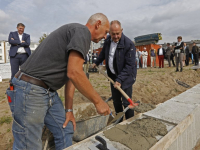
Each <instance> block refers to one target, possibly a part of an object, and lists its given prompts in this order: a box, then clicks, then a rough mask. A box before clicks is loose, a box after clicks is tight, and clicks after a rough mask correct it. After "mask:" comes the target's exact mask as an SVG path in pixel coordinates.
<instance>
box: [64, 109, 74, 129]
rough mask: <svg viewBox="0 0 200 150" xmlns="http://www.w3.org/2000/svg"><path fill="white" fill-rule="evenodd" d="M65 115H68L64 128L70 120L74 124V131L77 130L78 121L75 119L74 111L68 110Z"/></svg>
mask: <svg viewBox="0 0 200 150" xmlns="http://www.w3.org/2000/svg"><path fill="white" fill-rule="evenodd" d="M65 115H66V120H65V123H64V124H63V128H65V127H66V126H67V124H68V122H69V121H71V122H72V124H73V126H74V131H75V129H76V121H75V118H74V114H73V112H67V113H66V114H65Z"/></svg>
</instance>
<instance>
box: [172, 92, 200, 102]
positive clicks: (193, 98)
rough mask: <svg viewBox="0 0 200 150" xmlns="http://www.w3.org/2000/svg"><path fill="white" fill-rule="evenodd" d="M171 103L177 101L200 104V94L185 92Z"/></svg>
mask: <svg viewBox="0 0 200 150" xmlns="http://www.w3.org/2000/svg"><path fill="white" fill-rule="evenodd" d="M169 101H175V102H180V103H185V104H200V94H196V93H189V92H184V93H182V94H180V95H178V96H176V97H173V98H172V99H170V100H169Z"/></svg>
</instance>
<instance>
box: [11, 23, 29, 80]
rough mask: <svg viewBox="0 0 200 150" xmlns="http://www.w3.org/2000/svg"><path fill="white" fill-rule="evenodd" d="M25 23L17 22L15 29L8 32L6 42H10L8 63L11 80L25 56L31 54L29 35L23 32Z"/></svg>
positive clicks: (25, 58)
mask: <svg viewBox="0 0 200 150" xmlns="http://www.w3.org/2000/svg"><path fill="white" fill-rule="evenodd" d="M24 28H25V25H24V24H23V23H18V24H17V31H15V32H10V34H9V37H8V42H9V43H10V45H11V47H10V52H9V56H10V65H11V80H12V78H13V77H14V75H15V74H16V73H17V72H18V71H19V66H21V65H22V64H23V63H24V62H25V61H26V60H27V58H28V57H29V56H30V55H31V50H30V47H29V45H30V35H29V34H26V33H24Z"/></svg>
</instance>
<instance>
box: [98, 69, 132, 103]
mask: <svg viewBox="0 0 200 150" xmlns="http://www.w3.org/2000/svg"><path fill="white" fill-rule="evenodd" d="M96 68H97V69H98V70H99V72H100V73H101V74H103V75H104V76H105V77H106V78H107V79H108V80H109V81H110V82H111V83H112V84H113V85H114V84H115V82H114V81H113V80H112V79H111V78H109V77H108V76H107V75H106V74H105V73H104V72H103V71H102V70H100V69H99V67H97V66H96ZM117 89H118V90H119V91H120V93H121V94H122V95H123V96H124V97H125V98H126V99H127V100H128V102H129V103H130V104H131V105H134V103H133V101H132V100H131V99H130V97H129V96H128V95H127V94H126V93H125V92H124V91H123V90H122V89H121V88H120V87H119V86H117Z"/></svg>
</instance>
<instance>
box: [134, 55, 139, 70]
mask: <svg viewBox="0 0 200 150" xmlns="http://www.w3.org/2000/svg"><path fill="white" fill-rule="evenodd" d="M135 59H136V62H137V69H138V68H139V58H135Z"/></svg>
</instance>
